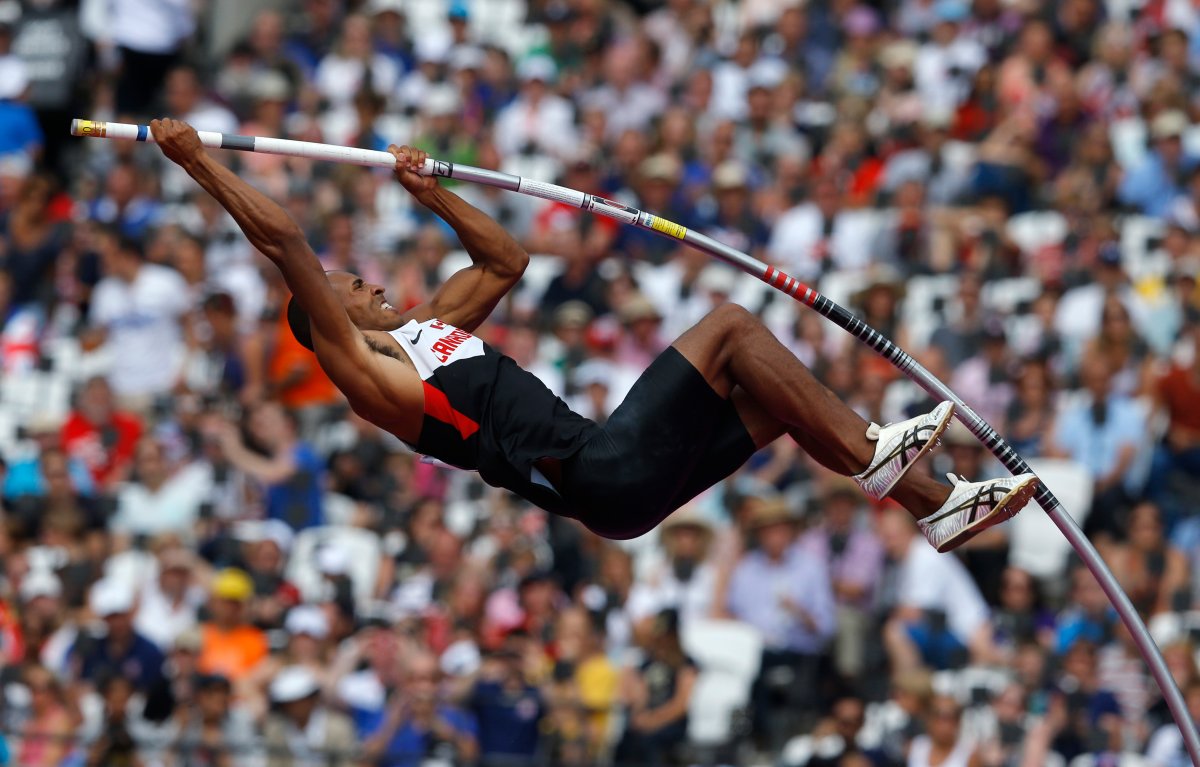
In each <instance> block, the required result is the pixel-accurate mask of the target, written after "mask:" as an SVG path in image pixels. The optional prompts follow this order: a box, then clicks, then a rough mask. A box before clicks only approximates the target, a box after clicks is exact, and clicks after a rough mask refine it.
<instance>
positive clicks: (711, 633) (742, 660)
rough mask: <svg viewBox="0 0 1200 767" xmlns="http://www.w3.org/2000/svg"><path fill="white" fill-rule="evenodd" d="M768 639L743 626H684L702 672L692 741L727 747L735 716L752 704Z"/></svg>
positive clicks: (692, 706)
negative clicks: (751, 690) (751, 696)
mask: <svg viewBox="0 0 1200 767" xmlns="http://www.w3.org/2000/svg"><path fill="white" fill-rule="evenodd" d="M762 646H763V641H762V635H761V634H760V633H759V632H758V630H757V629H755V628H753V627H751V626H749V625H747V624H745V623H739V622H738V621H726V620H707V619H693V620H690V621H688V622H687V623H685V624H684V626H683V647H684V649H685V650H686V651H687V653H688V655H690V656H691V657H692V658H693V659H694V660H695V661H696V663H697V665H698V666H699V667H700V675H699V677H698V679H697V680H696V688H695V691H694V692H693V693H692V699H691V701H690V703H689V704H688V739H689V740H690V741H691V742H692V743H694V744H696V745H699V746H711V745H718V744H721V743H725V742H727V741H728V740H729V738H730V735H731V734H732V720H733V714H734V712H735V711H737V710H738V709H739V708H741V707H743V706H745V705H746V704H747V703H748V702H749V701H750V688H751V687H752V686H753V684H754V680H755V678H756V677H757V676H758V670H759V666H760V665H761V663H762Z"/></svg>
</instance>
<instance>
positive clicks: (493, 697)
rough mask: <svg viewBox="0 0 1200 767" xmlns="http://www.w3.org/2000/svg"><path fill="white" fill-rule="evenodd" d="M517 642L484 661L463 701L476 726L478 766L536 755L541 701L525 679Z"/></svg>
mask: <svg viewBox="0 0 1200 767" xmlns="http://www.w3.org/2000/svg"><path fill="white" fill-rule="evenodd" d="M521 646H522V645H521V642H519V641H509V642H507V643H506V646H505V647H504V648H503V649H501V650H500V651H498V652H497V653H495V654H494V655H493V657H492V658H489V659H487V660H486V661H485V663H484V666H483V668H482V669H481V671H480V675H479V679H478V681H476V682H475V684H474V685H473V687H472V689H471V692H470V694H469V696H468V698H467V708H468V710H469V711H471V712H472V713H473V714H474V715H475V718H476V720H477V722H478V724H479V754H480V764H481V765H484V767H503V766H504V765H509V764H512V763H513V762H514V760H523V759H526V760H527V759H531V758H533V757H534V756H536V755H537V753H538V743H539V727H540V723H541V721H542V718H543V717H544V716H545V702H544V701H543V699H542V695H541V692H539V690H538V688H537V687H536V686H534V685H533V684H531V683H530V681H529V680H528V679H527V678H526V674H525V670H524V668H523V665H522V664H523V661H524V658H523V656H522V654H521V652H520V650H518V649H517V648H518V647H521Z"/></svg>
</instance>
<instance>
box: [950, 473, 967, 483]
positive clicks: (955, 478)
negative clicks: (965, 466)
mask: <svg viewBox="0 0 1200 767" xmlns="http://www.w3.org/2000/svg"><path fill="white" fill-rule="evenodd" d="M946 479H948V480H950V484H951V485H953V486H954V487H958V483H960V482H966V481H967V478H966V477H964V476H962V475H960V474H955V473H954V472H952V471H948V472H946Z"/></svg>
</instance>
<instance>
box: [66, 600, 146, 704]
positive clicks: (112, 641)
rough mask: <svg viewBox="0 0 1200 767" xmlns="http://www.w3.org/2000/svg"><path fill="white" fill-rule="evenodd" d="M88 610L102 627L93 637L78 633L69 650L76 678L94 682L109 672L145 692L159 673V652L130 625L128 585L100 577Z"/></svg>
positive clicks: (130, 606) (132, 601) (130, 603)
mask: <svg viewBox="0 0 1200 767" xmlns="http://www.w3.org/2000/svg"><path fill="white" fill-rule="evenodd" d="M89 605H90V607H91V610H92V612H93V613H94V614H95V615H96V616H97V617H98V618H101V619H103V621H104V625H105V628H106V631H105V633H104V635H103V636H100V637H96V636H91V635H88V634H80V636H79V638H78V639H77V640H75V644H74V645H73V646H72V647H71V650H70V653H69V656H68V657H69V658H70V661H69V665H70V667H71V669H72V670H73V671H74V672H75V673H74V675H75V677H76V678H78V679H82V680H84V681H88V682H92V683H96V682H97V681H98V680H101V679H104V678H106V677H111V676H119V677H123V678H125V679H128V680H129V681H130V682H131V683H132V684H133V687H134V689H135V690H137V691H139V692H145V691H146V690H148V689H150V688H151V687H152V686H153V685H154V684H155V683H157V682H158V681H159V680H160V679H161V678H162V675H163V660H164V658H163V654H162V651H161V650H159V649H158V647H157V646H156V645H155V644H154V643H153V642H151V641H150V640H149V639H146V638H145V637H144V636H142V635H141V634H139V633H137V632H136V631H135V630H134V628H133V607H134V593H133V589H132V587H131V586H129V585H127V584H125V583H120V582H118V581H115V580H112V579H103V580H101V581H99V582H98V583H97V584H96V585H95V586H93V587H92V593H91V596H90V598H89Z"/></svg>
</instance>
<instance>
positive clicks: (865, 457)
mask: <svg viewBox="0 0 1200 767" xmlns="http://www.w3.org/2000/svg"><path fill="white" fill-rule="evenodd" d="M151 130H152V131H153V133H154V139H155V141H156V142H158V145H159V146H160V147H161V148H162V151H163V153H164V154H165V155H166V156H167V157H168V158H169V159H171V160H172V161H173V162H175V163H176V164H178V165H179V166H180V167H182V168H183V169H184V170H185V171H187V173H188V174H189V175H191V177H192V178H194V179H195V180H196V181H197V182H198V183H199V184H200V186H202V187H203V188H204V189H205V190H206V191H207V192H208V193H209V194H211V195H212V196H213V197H214V198H215V199H216V200H217V202H219V203H220V204H221V205H222V206H224V208H225V209H226V210H227V211H229V213H230V214H231V215H232V216H233V218H234V219H235V220H236V221H237V223H238V225H239V226H240V227H241V229H242V232H243V233H245V235H246V237H247V238H248V239H249V240H250V243H251V244H252V245H254V247H256V248H258V250H259V251H260V252H262V254H263V255H265V256H266V257H267V258H269V259H270V260H271V261H272V262H273V263H274V264H275V265H276V266H278V267H279V270H280V271H281V272H282V273H283V277H284V279H285V280H286V281H287V284H288V287H289V288H290V289H291V291H292V294H293V299H292V302H291V304H290V305H289V306H288V320H289V322H290V323H291V327H292V331H293V333H295V334H296V337H297V339H299V340H300V342H301V343H303V344H304V345H305V346H307V347H308V348H310V349H312V350H314V351H315V352H316V355H317V359H318V361H319V362H320V363H321V367H322V368H323V369H324V370H325V372H326V373H328V374H329V377H330V378H331V379H332V380H333V382H334V384H336V385H337V387H338V388H339V389H341V391H342V393H343V394H345V396H346V399H347V400H348V401H349V404H350V406H351V407H352V408H353V409H354V412H356V413H358V414H359V415H361V416H362V417H363V418H365V419H367V420H368V421H371V422H372V423H374V424H376V425H377V426H379V427H380V428H383V429H386V430H388V431H390V432H391V433H392V434H395V435H396V436H397V437H399V438H400V439H402V440H404V442H406V443H407V444H408V445H410V446H411V447H412V448H413V449H414V450H416V451H417V452H418V453H422V454H424V455H427V456H431V457H433V458H436V459H438V460H440V461H443V462H445V463H447V464H450V465H452V466H457V467H460V468H463V469H470V470H477V471H478V472H479V475H480V477H482V479H483V480H484V481H485V482H487V483H488V484H490V485H493V486H496V487H503V488H507V489H509V490H511V491H512V492H514V493H516V494H518V495H520V496H522V497H524V498H526V499H527V500H529V501H530V502H532V503H534V504H537V505H538V506H540V507H542V508H544V509H546V510H547V511H550V512H552V513H555V514H561V515H564V516H568V517H573V518H575V519H578V520H579V521H580V522H582V523H583V524H584V525H586V526H587V527H588V528H589V529H591V530H592V531H594V532H596V533H598V534H599V535H602V536H605V537H607V538H632V537H635V536H638V535H641V534H643V533H645V532H647V531H648V530H651V529H652V528H654V527H655V526H656V525H657V524H658V523H659V522H661V521H662V520H663V519H665V518H666V517H667V516H668V515H669V514H670V513H671V512H672V511H674V510H675V509H677V508H679V507H680V506H682V505H683V504H684V503H686V502H687V501H688V500H690V499H691V498H693V497H695V496H696V495H697V494H699V493H700V492H701V491H703V490H705V489H706V488H708V487H711V486H712V485H713V484H715V483H717V482H719V481H720V480H722V479H724V478H725V477H727V476H729V475H730V474H732V473H733V472H734V471H735V470H736V469H737V468H738V467H739V466H741V465H742V464H743V463H745V462H746V460H747V459H748V458H750V456H751V455H752V454H753V453H754V452H755V451H756V450H758V449H759V448H762V447H764V446H766V445H768V444H770V443H771V442H772V441H774V440H775V439H777V438H778V437H779V436H781V435H782V434H784V433H787V434H789V435H790V436H791V437H792V438H793V439H794V440H796V442H797V443H798V444H799V445H800V446H801V447H802V448H804V449H805V450H806V451H808V453H809V455H811V456H812V457H813V458H814V459H816V460H817V461H818V462H819V463H821V464H822V465H823V466H826V467H827V468H829V469H831V470H833V471H835V472H837V473H839V474H843V475H849V476H852V477H853V478H854V479H855V481H857V482H858V484H859V486H860V487H862V489H863V492H865V493H866V494H867V495H868V496H870V497H871V498H873V499H876V500H878V499H880V498H883V497H888V496H890V497H891V498H893V499H895V500H896V501H897V502H899V503H900V504H901V505H902V506H904V507H905V508H906V509H908V511H909V513H910V514H912V516H913V517H914V518H916V520H917V525H918V527H919V528H920V529H921V530H922V532H924V533H925V536H926V537H927V538H928V539H929V541H930V542H931V543H932V544H933V545H934V546H935V547H936V548H937V549H938V551H948V550H950V549H952V548H954V547H955V546H958V545H959V544H961V543H963V542H964V541H966V540H967V539H968V538H970V537H972V536H974V535H976V534H977V533H979V532H980V531H982V530H984V529H986V528H988V527H991V526H992V525H995V524H997V523H999V522H1002V521H1003V520H1005V519H1008V518H1010V517H1012V516H1013V515H1014V514H1016V513H1017V512H1018V511H1020V509H1021V508H1022V507H1023V506H1024V505H1025V504H1026V503H1028V501H1029V499H1030V498H1031V497H1032V496H1033V493H1034V491H1035V489H1036V484H1037V478H1036V477H1035V476H1034V475H1032V474H1022V475H1020V476H1016V477H1003V478H999V479H993V480H989V481H986V482H977V483H970V482H967V481H965V480H963V479H961V478H959V477H953V476H951V477H950V480H951V484H950V485H949V486H947V485H944V484H942V483H940V482H937V481H936V480H934V479H933V478H931V477H930V476H929V475H928V474H926V473H922V472H911V473H910V472H909V469H911V468H912V466H913V465H914V464H915V463H916V461H917V460H918V459H919V458H921V457H922V456H923V455H925V454H926V453H927V452H928V451H929V450H930V449H932V448H933V447H934V446H935V445H936V443H937V441H938V437H939V436H940V435H941V433H942V431H943V430H944V429H945V428H946V426H947V425H948V424H949V422H950V418H951V416H952V415H953V410H954V407H953V404H952V403H950V402H943V403H942V404H940V405H938V406H937V407H936V408H934V409H933V411H931V412H930V413H928V414H926V415H923V416H919V417H917V418H913V419H911V420H908V421H904V422H902V423H898V424H892V425H888V426H883V427H880V426H877V425H875V424H868V423H867V422H866V421H864V420H863V419H862V418H860V417H859V416H858V415H857V414H856V413H855V412H854V411H853V410H851V409H850V408H848V407H847V406H846V405H845V404H843V403H842V402H841V401H840V400H838V399H837V397H836V396H835V395H834V394H833V393H832V392H831V391H829V390H828V389H826V388H825V387H824V386H822V385H821V384H820V383H819V382H818V381H817V380H816V379H815V378H814V377H813V376H812V374H811V373H810V372H809V371H808V369H807V368H806V367H805V366H804V365H803V364H802V363H801V362H800V361H799V360H798V359H796V357H795V356H794V355H792V353H791V352H790V351H788V350H787V349H786V348H785V347H784V346H783V345H782V344H780V343H779V342H778V340H776V338H775V337H774V336H773V335H772V334H771V333H770V331H768V330H767V329H766V327H764V326H763V325H762V323H760V322H759V321H758V320H757V319H756V318H755V317H754V316H753V315H751V314H750V313H749V312H747V311H745V310H744V309H742V308H740V307H738V306H736V305H734V304H727V305H724V306H721V307H718V308H717V309H715V310H714V311H713V312H712V313H710V314H709V315H708V316H707V317H705V318H704V319H703V320H702V321H701V322H700V323H699V324H697V325H696V326H695V327H693V328H692V329H691V330H689V331H687V332H686V333H684V334H683V335H682V336H681V337H680V338H679V339H678V340H677V341H676V342H675V343H674V344H673V345H672V346H671V347H669V348H668V349H667V350H666V351H665V352H663V353H662V355H660V356H659V357H658V359H656V360H655V361H654V363H653V364H652V365H650V367H649V368H647V370H646V371H645V373H643V374H642V376H641V378H640V379H638V382H637V384H636V385H635V386H634V387H633V389H632V390H631V391H630V392H629V395H628V396H627V397H626V398H625V401H624V402H623V403H622V404H621V405H620V407H618V408H617V409H616V411H614V412H613V414H612V415H611V416H610V417H609V419H608V421H607V422H606V423H605V425H604V426H599V425H597V424H595V423H593V422H592V421H590V420H588V419H586V418H584V417H583V416H581V415H578V414H577V413H574V412H572V411H571V410H570V409H569V408H568V407H567V406H566V404H565V403H563V401H562V400H561V399H559V398H558V397H556V396H555V395H554V394H553V393H551V391H550V390H549V389H548V388H546V386H545V385H544V384H543V383H542V382H541V381H539V380H538V379H537V378H536V377H534V376H533V375H532V374H531V373H528V372H526V371H525V370H522V369H521V368H520V367H518V366H517V364H516V363H515V362H514V361H513V360H512V359H510V358H509V357H506V356H504V355H502V354H500V353H499V352H497V351H496V350H495V349H493V348H492V347H490V346H488V345H487V344H485V343H483V341H481V340H480V339H479V338H476V337H475V336H474V335H472V333H473V331H474V330H475V329H476V328H477V327H479V325H480V324H482V323H483V321H484V320H486V319H487V317H488V315H489V314H491V312H492V310H493V309H494V308H495V307H496V305H497V304H498V303H499V301H500V299H501V298H503V297H504V295H505V294H506V293H508V291H509V290H511V289H512V288H513V286H515V285H516V284H517V281H518V280H520V279H521V275H522V273H523V272H524V271H525V266H526V264H527V263H528V261H529V256H528V255H527V254H526V253H525V251H524V250H522V249H521V247H520V245H518V244H517V243H516V241H514V240H513V239H512V237H510V236H509V235H508V233H507V232H505V231H504V229H503V228H501V227H500V225H499V224H497V223H496V222H495V221H493V220H491V219H490V218H488V217H487V216H485V215H484V214H483V213H481V212H480V211H479V210H477V209H475V208H473V207H472V206H470V205H469V204H467V203H466V202H464V201H463V200H462V199H461V198H460V197H458V196H457V195H455V194H454V193H453V192H451V191H449V190H446V189H443V188H442V187H441V186H440V185H439V183H438V180H437V179H436V178H433V177H427V176H421V175H419V174H418V173H417V172H416V171H417V170H418V169H420V168H421V167H423V165H424V163H425V153H424V152H421V151H418V150H414V149H410V148H408V147H402V148H399V147H395V146H392V147H390V149H389V151H390V152H391V153H392V154H393V155H395V157H396V178H397V180H399V182H400V183H401V184H402V185H403V186H404V188H405V189H406V190H408V192H409V193H411V194H412V195H413V196H414V197H415V198H416V200H417V201H418V202H420V203H421V204H423V205H425V206H426V207H427V208H429V209H430V210H431V211H433V212H434V213H435V214H437V215H438V216H440V217H441V218H442V219H443V220H444V221H445V222H446V223H447V224H449V225H450V226H451V227H453V229H454V231H455V232H456V233H457V235H458V238H459V240H460V241H461V243H462V246H463V248H464V249H465V250H466V251H467V253H468V254H470V257H471V260H472V262H473V263H472V265H471V266H470V267H468V268H466V269H463V270H461V271H459V272H457V273H455V274H454V275H452V276H451V277H450V278H449V279H448V280H446V282H445V284H443V285H442V286H441V287H440V288H439V289H438V290H437V291H436V292H435V293H434V295H433V297H432V298H431V299H430V300H429V302H428V303H424V304H421V305H420V306H417V307H415V308H413V309H411V310H409V311H407V312H400V311H398V310H397V309H396V308H395V307H393V306H392V305H391V304H389V303H388V301H387V298H386V297H385V296H384V289H383V287H381V286H379V285H371V284H368V283H366V282H364V281H363V280H362V279H361V278H360V277H357V276H356V275H353V274H349V273H347V272H330V273H326V272H325V271H324V270H322V268H321V263H320V261H318V260H317V257H316V255H315V254H314V253H313V251H312V249H311V248H310V247H309V245H308V243H307V242H306V241H305V239H304V234H303V232H302V231H301V229H300V227H299V226H298V225H297V224H296V223H295V222H294V221H293V220H292V219H291V218H290V217H289V216H288V215H287V213H286V212H285V211H284V210H283V209H282V208H281V207H280V206H279V205H277V204H275V203H274V202H272V201H271V200H270V199H268V198H267V197H266V196H265V195H264V194H262V193H261V192H259V191H257V190H255V189H254V188H253V187H251V186H250V185H249V184H247V183H246V182H245V181H243V180H242V179H241V178H239V177H238V176H237V175H236V174H234V173H233V172H232V171H230V170H229V169H227V168H225V167H224V166H222V165H221V164H219V163H217V162H216V161H214V160H213V159H212V158H211V157H210V156H209V155H208V154H207V152H206V151H205V150H204V147H203V146H202V145H201V144H200V140H199V138H198V137H197V135H196V132H195V131H194V130H193V129H192V128H191V126H189V125H187V124H186V123H183V122H179V121H175V120H161V121H158V120H156V121H154V122H153V123H152V124H151Z"/></svg>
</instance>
